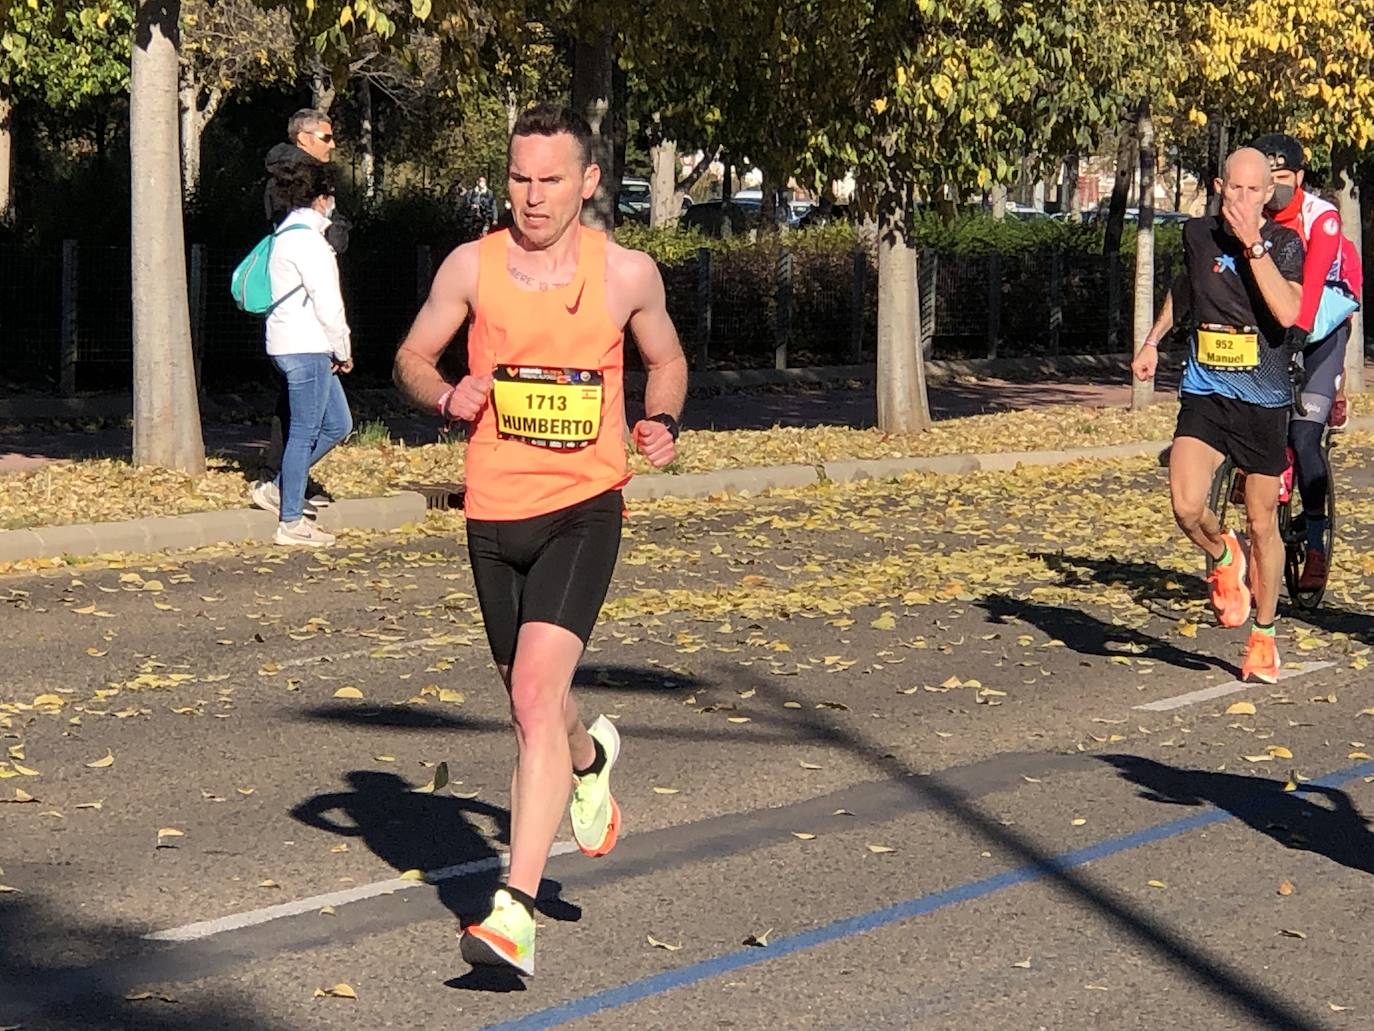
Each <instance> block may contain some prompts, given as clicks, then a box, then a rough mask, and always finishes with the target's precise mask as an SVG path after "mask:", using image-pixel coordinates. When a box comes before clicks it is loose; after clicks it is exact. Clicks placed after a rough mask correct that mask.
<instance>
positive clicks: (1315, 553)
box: [1298, 548, 1327, 591]
mask: <svg viewBox="0 0 1374 1031" xmlns="http://www.w3.org/2000/svg"><path fill="white" fill-rule="evenodd" d="M1326 574H1327V568H1326V555H1325V554H1324V553H1323V552H1322V550H1321V549H1320V548H1308V549H1307V561H1306V562H1304V563H1303V565H1302V576H1300V577H1298V590H1300V591H1320V590H1321V589H1322V588H1323V587H1325V586H1326Z"/></svg>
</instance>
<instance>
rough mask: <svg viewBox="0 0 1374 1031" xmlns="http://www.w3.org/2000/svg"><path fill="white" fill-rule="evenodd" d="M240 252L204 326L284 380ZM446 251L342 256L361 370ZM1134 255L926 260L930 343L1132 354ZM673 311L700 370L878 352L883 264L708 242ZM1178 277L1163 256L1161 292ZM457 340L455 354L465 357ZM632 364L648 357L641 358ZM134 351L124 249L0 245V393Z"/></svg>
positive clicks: (931, 351) (205, 359)
mask: <svg viewBox="0 0 1374 1031" xmlns="http://www.w3.org/2000/svg"><path fill="white" fill-rule="evenodd" d="M241 257H242V254H240V253H238V252H237V251H229V250H226V249H221V248H214V247H205V246H201V245H195V246H192V247H190V248H188V282H189V288H190V308H191V320H192V336H193V339H194V342H195V346H196V351H197V355H198V359H199V367H200V369H201V375H202V382H203V384H204V385H205V386H206V387H207V388H208V389H211V390H218V389H225V388H229V387H237V386H241V385H243V384H244V383H245V382H249V381H253V380H267V379H270V378H271V376H272V373H271V369H270V366H269V364H268V362H267V360H266V358H265V356H264V354H263V327H262V320H261V319H259V318H256V317H254V316H251V315H246V314H244V313H243V312H241V311H239V310H238V309H237V308H236V307H235V306H234V303H233V300H232V299H231V298H230V296H229V290H228V284H229V275H230V272H231V270H232V269H233V267H234V265H235V264H237V262H238V261H239V259H240V258H241ZM442 257H443V254H442V253H441V252H439V251H438V250H437V249H436V248H433V247H431V246H419V247H416V246H413V245H403V244H396V245H394V246H389V247H384V248H375V247H374V248H368V249H366V250H361V249H358V248H352V249H350V250H349V251H348V252H347V253H346V254H344V255H343V256H342V257H341V259H340V266H341V276H342V282H343V286H344V299H345V303H346V305H347V309H348V315H349V322H350V325H351V326H352V329H353V339H354V353H355V357H356V361H357V365H358V374H359V375H360V377H362V378H367V379H379V380H380V379H385V378H387V377H388V376H389V373H390V368H391V359H392V355H393V354H394V351H395V347H396V345H397V343H398V342H399V341H400V339H401V338H402V337H403V336H404V334H405V331H406V329H407V327H408V326H409V324H410V321H411V319H412V318H413V317H414V315H415V312H416V311H417V310H418V308H419V305H420V303H422V301H423V299H424V296H425V294H426V292H427V291H428V289H429V284H430V281H431V279H432V278H433V272H434V269H435V268H436V267H437V265H438V263H439V261H440V260H442ZM1132 265H1133V263H1132V261H1131V260H1130V259H1129V258H1118V259H1117V260H1116V262H1115V263H1114V264H1113V263H1111V262H1108V261H1106V260H1105V259H1103V258H1102V257H1100V256H1097V255H1090V254H1089V255H1085V254H1070V253H1046V252H1042V253H1034V254H1025V255H999V254H993V255H984V256H967V255H956V254H945V253H937V252H933V251H923V252H922V253H921V255H920V257H919V274H918V284H919V286H918V289H919V294H920V296H919V304H920V311H921V330H922V340H923V344H924V346H925V349H926V353H927V355H928V356H931V357H935V358H968V357H1017V356H1023V355H1026V356H1029V355H1056V354H1062V355H1071V354H1099V353H1111V352H1120V351H1124V350H1127V349H1129V340H1130V327H1131V307H1132V303H1133V299H1134V290H1133V289H1132V287H1131V280H1132V272H1133V269H1132ZM662 272H663V279H664V285H665V287H666V289H667V297H668V312H669V314H670V315H671V316H672V319H673V322H674V324H675V325H676V326H677V329H678V332H679V334H680V336H681V337H682V340H683V344H684V346H685V348H686V349H687V351H688V353H689V355H690V356H691V360H692V364H693V366H694V367H695V368H702V369H705V368H758V367H803V366H808V365H831V364H854V363H861V362H863V361H866V360H871V359H872V357H873V355H874V352H875V348H876V340H877V306H878V290H877V278H878V277H877V270H876V267H875V264H874V260H873V257H872V255H871V254H870V253H867V252H865V251H862V250H860V251H854V252H845V251H836V250H831V251H817V250H798V251H795V252H794V251H790V250H788V249H787V248H786V247H785V245H784V244H783V243H779V244H775V245H768V246H765V245H759V246H756V247H748V248H736V249H730V250H724V251H708V250H702V251H700V252H698V253H697V254H696V255H695V256H694V257H692V258H689V259H688V260H686V261H683V262H680V263H676V264H672V265H665V266H663V267H662ZM1172 276H1173V263H1172V261H1171V260H1170V258H1169V257H1168V256H1164V257H1162V258H1161V260H1160V261H1159V262H1158V264H1157V267H1156V284H1155V287H1156V296H1157V297H1160V296H1162V295H1163V291H1164V289H1165V288H1166V287H1167V284H1168V283H1169V282H1170V280H1171V279H1172ZM462 351H463V349H462V348H461V347H458V348H453V349H451V352H452V353H451V355H450V361H449V362H447V363H446V364H448V365H449V367H450V369H452V370H454V371H460V370H461V364H462V361H463V354H462ZM628 360H629V363H630V365H631V367H633V366H634V365H635V364H636V359H635V357H634V355H633V353H631V354H630V355H629V356H628ZM131 364H132V313H131V305H130V272H129V252H128V249H127V247H115V246H104V245H101V246H94V245H86V244H81V243H78V242H75V241H66V242H65V243H63V244H62V245H60V246H58V247H48V248H41V247H21V246H18V245H13V244H0V388H3V387H4V386H5V385H7V384H8V385H10V386H12V387H18V388H21V389H28V390H33V389H43V390H50V391H52V392H57V393H64V394H72V393H76V392H85V391H99V390H120V389H126V388H127V383H128V376H129V370H130V366H131Z"/></svg>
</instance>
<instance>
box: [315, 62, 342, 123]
mask: <svg viewBox="0 0 1374 1031" xmlns="http://www.w3.org/2000/svg"><path fill="white" fill-rule="evenodd" d="M336 92H337V91H336V90H335V88H334V77H333V76H332V75H331V74H330V73H329V69H328V68H326V67H325V66H324V62H323V61H321V60H320V59H319V58H318V57H317V58H314V59H313V60H312V61H311V62H310V106H311V107H313V108H314V109H315V110H316V111H320V112H323V113H324V114H329V110H330V108H332V107H333V106H334V95H335V93H336Z"/></svg>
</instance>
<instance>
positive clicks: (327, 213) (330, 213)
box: [324, 197, 334, 218]
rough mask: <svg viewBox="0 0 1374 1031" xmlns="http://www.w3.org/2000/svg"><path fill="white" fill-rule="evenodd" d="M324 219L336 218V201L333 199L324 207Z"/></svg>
mask: <svg viewBox="0 0 1374 1031" xmlns="http://www.w3.org/2000/svg"><path fill="white" fill-rule="evenodd" d="M324 217H325V218H333V217H334V199H333V198H332V197H331V198H330V200H329V203H328V204H326V205H325V206H324Z"/></svg>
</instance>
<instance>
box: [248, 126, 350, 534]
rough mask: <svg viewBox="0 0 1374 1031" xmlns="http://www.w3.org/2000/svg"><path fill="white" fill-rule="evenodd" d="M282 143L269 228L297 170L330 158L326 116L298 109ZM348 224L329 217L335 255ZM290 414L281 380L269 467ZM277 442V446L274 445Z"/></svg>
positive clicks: (270, 185) (270, 190)
mask: <svg viewBox="0 0 1374 1031" xmlns="http://www.w3.org/2000/svg"><path fill="white" fill-rule="evenodd" d="M286 140H287V142H285V143H278V144H276V145H274V146H273V147H272V149H271V150H269V151H268V152H267V159H266V161H265V164H266V166H267V186H266V188H265V189H264V190H263V196H262V202H263V213H264V215H265V216H266V218H267V221H268V223H269V224H270V226H271V228H273V229H275V228H276V227H277V226H278V225H280V224H281V221H282V219H284V218H285V217H286V216H287V214H288V213H289V212H290V210H291V200H290V197H289V193H290V184H292V183H294V182H295V181H296V180H298V179H299V177H300V174H301V169H302V168H304V167H308V166H311V165H324V164H328V163H329V162H330V161H331V160H333V158H334V148H335V147H336V146H337V144H336V143H335V140H334V125H333V123H332V122H331V121H330V119H329V116H328V115H327V114H325V113H324V112H323V111H318V110H316V109H314V108H310V107H305V108H301V109H300V110H299V111H297V112H296V113H295V114H293V115H292V116H291V117H290V118H289V119H287V122H286ZM349 228H350V223H349V221H348V219H346V218H344V216H343V215H342V214H340V213H339V212H338V211H337V210H336V211H335V212H334V213H333V215H332V216H331V221H330V224H329V228H328V229H326V230H325V234H324V238H325V240H327V241H328V242H329V246H331V247H332V248H334V253H335V254H336V255H341V254H343V253H344V251H346V250H348V231H349ZM290 426H291V415H290V406H289V403H288V399H287V393H286V383H285V381H282V382H281V384H280V388H279V389H278V391H277V404H276V411H275V413H274V418H273V425H272V454H273V464H274V465H275V464H279V463H280V460H281V455H282V452H283V451H284V450H285V449H286V440H287V437H288V436H289V435H290ZM278 442H280V443H278ZM329 501H330V498H329V496H328V494H326V493H324V492H323V491H318V490H316V491H313V492H312V493H311V496H310V498H309V500H308V503H307V506H306V509H307V512H309V513H311V514H313V513H314V511H315V510H316V509H317V508H319V507H321V506H323V505H326V504H328V503H329Z"/></svg>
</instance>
